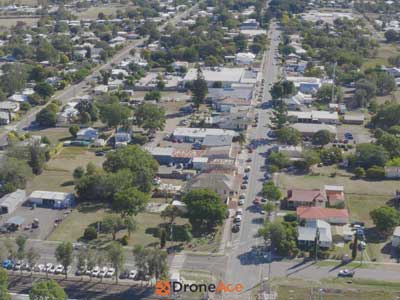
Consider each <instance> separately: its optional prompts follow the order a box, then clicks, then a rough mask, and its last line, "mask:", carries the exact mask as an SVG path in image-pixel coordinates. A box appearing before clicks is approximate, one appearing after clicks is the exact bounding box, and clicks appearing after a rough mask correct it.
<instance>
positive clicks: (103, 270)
mask: <svg viewBox="0 0 400 300" xmlns="http://www.w3.org/2000/svg"><path fill="white" fill-rule="evenodd" d="M107 271H108V268H107V267H103V268H102V269H101V270H100V272H99V277H105V276H106V274H107Z"/></svg>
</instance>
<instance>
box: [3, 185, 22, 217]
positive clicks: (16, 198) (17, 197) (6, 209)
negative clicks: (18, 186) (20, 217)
mask: <svg viewBox="0 0 400 300" xmlns="http://www.w3.org/2000/svg"><path fill="white" fill-rule="evenodd" d="M25 198H26V193H25V191H24V190H16V191H15V192H13V193H10V194H7V195H4V196H3V197H2V198H1V199H0V214H11V213H13V212H14V211H15V210H16V209H17V207H18V206H19V205H21V204H22V203H23V202H24V201H25Z"/></svg>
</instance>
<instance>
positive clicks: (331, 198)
mask: <svg viewBox="0 0 400 300" xmlns="http://www.w3.org/2000/svg"><path fill="white" fill-rule="evenodd" d="M324 191H325V194H326V199H327V200H328V202H329V205H330V206H337V205H340V204H342V203H343V204H344V202H345V200H346V198H345V196H344V187H343V186H341V185H325V186H324Z"/></svg>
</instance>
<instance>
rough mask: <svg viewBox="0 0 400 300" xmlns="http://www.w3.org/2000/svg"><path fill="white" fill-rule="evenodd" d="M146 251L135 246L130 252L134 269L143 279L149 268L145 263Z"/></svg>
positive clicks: (139, 246) (140, 246)
mask: <svg viewBox="0 0 400 300" xmlns="http://www.w3.org/2000/svg"><path fill="white" fill-rule="evenodd" d="M148 251H149V250H148V249H146V248H144V247H143V246H142V245H136V246H135V247H134V248H133V251H132V253H133V258H134V260H135V264H136V268H137V270H138V273H139V275H140V276H141V277H145V276H146V275H148V274H149V266H148V261H147V260H148V259H147V257H148Z"/></svg>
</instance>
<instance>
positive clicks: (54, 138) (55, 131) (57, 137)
mask: <svg viewBox="0 0 400 300" xmlns="http://www.w3.org/2000/svg"><path fill="white" fill-rule="evenodd" d="M30 133H31V134H32V135H40V136H47V137H48V138H49V140H50V142H51V144H52V145H56V144H58V143H59V142H63V141H65V140H67V139H71V134H70V133H69V131H68V128H63V127H59V128H47V129H42V130H39V131H31V132H30Z"/></svg>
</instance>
